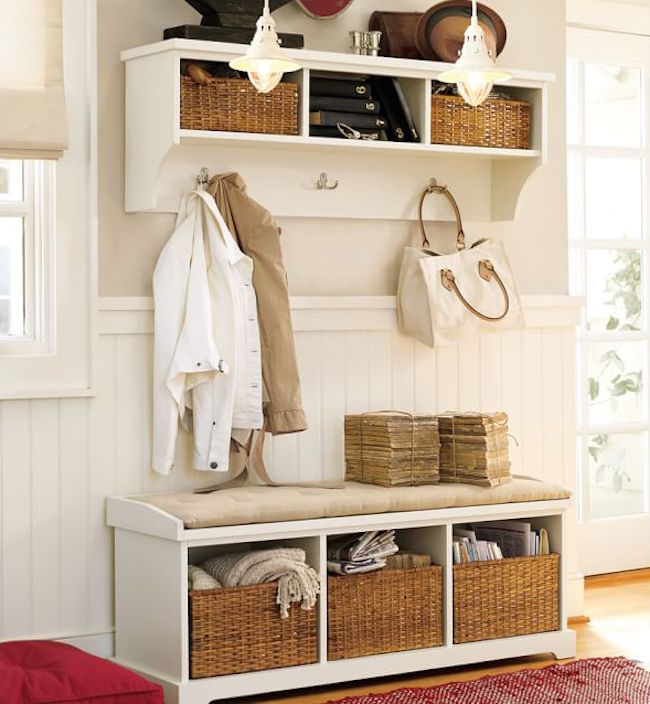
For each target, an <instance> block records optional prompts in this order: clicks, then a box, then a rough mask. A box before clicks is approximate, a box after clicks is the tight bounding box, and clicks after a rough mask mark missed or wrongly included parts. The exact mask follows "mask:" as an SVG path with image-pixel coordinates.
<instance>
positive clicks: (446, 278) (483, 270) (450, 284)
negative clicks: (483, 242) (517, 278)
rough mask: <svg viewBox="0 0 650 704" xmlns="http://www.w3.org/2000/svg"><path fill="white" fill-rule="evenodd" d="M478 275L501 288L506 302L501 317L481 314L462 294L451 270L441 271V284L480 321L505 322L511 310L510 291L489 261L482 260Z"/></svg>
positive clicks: (479, 264)
mask: <svg viewBox="0 0 650 704" xmlns="http://www.w3.org/2000/svg"><path fill="white" fill-rule="evenodd" d="M478 275H479V276H480V277H481V278H482V279H483V281H488V282H489V281H492V279H494V280H495V281H496V282H497V285H498V286H499V288H500V289H501V293H502V294H503V302H504V307H503V313H501V315H497V316H490V315H486V314H485V313H481V311H480V310H478V309H477V308H474V306H473V305H472V304H471V303H470V302H469V301H468V300H467V299H466V298H465V296H463V294H462V293H461V292H460V289H459V288H458V285H457V284H456V277H455V276H454V272H453V271H452V270H451V269H442V270H441V272H440V282H441V283H442V286H443V288H445V289H447V291H450V292H452V293H455V294H456V296H457V297H458V300H459V301H460V302H461V303H462V304H463V305H464V306H465V308H467V310H468V311H469V312H470V313H471V314H472V315H475V316H476V317H477V318H479V319H480V320H484V321H485V322H487V323H496V322H498V321H499V320H503V319H504V318H505V317H506V315H508V311H509V310H510V296H509V295H508V291H507V289H506V287H505V286H504V284H503V281H501V277H500V276H499V274H497V271H496V269H495V268H494V264H492V262H491V261H490V260H489V259H481V261H480V262H479V263H478Z"/></svg>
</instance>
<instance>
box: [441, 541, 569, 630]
mask: <svg viewBox="0 0 650 704" xmlns="http://www.w3.org/2000/svg"><path fill="white" fill-rule="evenodd" d="M558 601H559V556H558V555H540V556H538V557H513V558H510V559H505V560H494V561H489V562H471V563H467V564H462V565H454V643H470V642H472V641H477V640H490V639H492V638H509V637H511V636H521V635H526V634H530V633H543V632H545V631H556V630H557V629H558V628H559V605H558Z"/></svg>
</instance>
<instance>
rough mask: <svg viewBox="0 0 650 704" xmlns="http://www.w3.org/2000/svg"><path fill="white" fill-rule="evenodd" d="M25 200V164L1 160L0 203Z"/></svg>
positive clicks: (12, 160) (16, 160) (13, 160)
mask: <svg viewBox="0 0 650 704" xmlns="http://www.w3.org/2000/svg"><path fill="white" fill-rule="evenodd" d="M22 199H23V162H22V161H20V160H19V159H0V201H11V200H15V201H21V200H22Z"/></svg>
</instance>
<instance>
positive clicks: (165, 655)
mask: <svg viewBox="0 0 650 704" xmlns="http://www.w3.org/2000/svg"><path fill="white" fill-rule="evenodd" d="M568 503H569V494H568V492H567V491H565V490H564V489H562V488H560V487H557V486H553V485H550V484H546V483H543V482H539V481H535V480H532V479H527V478H523V477H516V478H515V479H514V480H513V481H512V482H510V483H508V484H504V485H502V486H499V487H495V488H493V489H484V488H480V487H474V486H469V485H458V484H440V485H434V486H421V487H400V488H380V487H375V486H370V485H360V484H354V483H346V484H345V486H344V488H341V489H318V488H298V487H295V488H288V487H242V488H237V489H228V490H223V491H219V492H215V493H212V494H207V495H197V494H191V493H187V494H167V495H165V494H163V495H157V496H137V497H113V498H110V499H109V500H108V513H107V515H108V519H107V520H108V523H109V525H111V526H113V527H114V528H115V610H116V613H115V629H116V634H115V649H116V659H117V661H118V662H119V663H120V664H122V665H125V666H127V667H130V668H132V669H134V670H137V671H139V672H141V673H143V674H144V675H146V676H147V677H149V678H151V679H153V680H155V681H157V682H160V683H161V684H162V685H163V687H164V689H165V702H166V704H208V703H209V702H210V701H212V700H218V699H230V698H233V697H239V696H246V695H252V694H259V693H264V692H273V691H282V690H287V689H294V688H300V687H309V686H315V685H323V684H331V683H335V682H344V681H350V680H360V679H363V678H370V677H378V676H382V675H395V674H398V673H406V672H414V671H419V670H431V669H435V668H441V667H449V666H453V665H463V664H468V663H473V662H484V661H489V660H498V659H500V658H510V657H517V656H523V655H532V654H536V653H546V652H549V653H553V654H554V655H555V657H557V658H567V657H571V656H573V655H574V654H575V635H574V633H573V632H572V631H570V630H568V629H567V620H566V608H565V603H566V601H565V593H564V592H565V581H566V574H565V566H564V560H563V555H564V538H565V520H564V517H565V511H566V509H567V506H568ZM510 518H512V519H525V520H529V521H530V522H531V523H532V525H533V527H534V528H535V529H539V528H546V529H547V531H548V533H549V540H550V547H551V552H552V553H555V554H557V555H559V567H558V568H557V585H558V587H557V591H558V593H557V595H556V596H557V608H558V617H557V629H556V630H552V631H547V632H541V633H531V634H529V635H517V636H511V637H506V638H500V639H492V640H480V641H476V642H463V643H455V642H454V641H455V639H454V601H453V599H454V585H453V569H452V530H453V526H454V525H455V524H464V523H470V522H473V521H490V520H503V519H510ZM387 528H394V529H395V530H396V531H397V542H398V544H399V545H400V547H401V548H403V549H409V550H416V551H419V552H426V553H428V554H430V555H431V557H432V560H433V562H434V563H436V564H438V565H440V566H442V607H441V608H442V613H441V617H442V645H440V646H437V647H425V648H421V649H418V650H406V651H401V652H394V653H385V654H381V655H371V656H364V657H356V658H351V659H337V660H332V659H328V652H327V643H328V629H327V568H326V549H327V540H328V538H329V537H330V536H336V535H340V534H344V533H354V532H361V531H366V530H374V529H387ZM272 544H273V545H278V544H282V545H291V546H299V547H302V548H304V549H305V550H306V552H307V559H308V562H309V563H310V564H311V565H312V566H313V567H314V568H315V569H316V570H317V571H318V572H319V573H320V576H321V589H322V591H321V597H320V600H319V603H318V607H317V608H318V614H317V636H316V637H317V641H318V642H317V652H318V657H317V662H314V663H312V664H307V665H296V666H292V667H285V668H279V669H270V670H262V671H255V672H244V673H241V674H231V675H221V676H218V677H206V678H202V679H191V678H190V666H189V660H190V624H189V616H188V588H187V568H188V564H197V563H200V562H202V561H203V560H205V559H206V558H207V557H208V556H211V555H214V554H216V553H224V552H235V551H238V550H244V549H246V548H247V547H264V546H269V545H272ZM478 564H480V563H478ZM555 564H558V562H557V561H556V562H555ZM341 579H352V578H341ZM495 588H496V589H498V587H496V586H495ZM497 598H498V594H497ZM295 608H297V607H295ZM215 638H216V639H218V638H219V634H218V633H217V634H215Z"/></svg>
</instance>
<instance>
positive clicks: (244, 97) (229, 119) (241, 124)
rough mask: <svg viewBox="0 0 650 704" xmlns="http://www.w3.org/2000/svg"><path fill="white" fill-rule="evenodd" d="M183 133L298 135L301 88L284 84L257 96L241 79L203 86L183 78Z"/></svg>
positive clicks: (219, 80)
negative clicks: (188, 131)
mask: <svg viewBox="0 0 650 704" xmlns="http://www.w3.org/2000/svg"><path fill="white" fill-rule="evenodd" d="M181 129H184V130H212V131H226V132H256V133H261V134H284V135H296V134H298V86H297V85H296V84H295V83H284V82H283V83H280V84H278V86H277V87H276V88H275V89H274V90H273V91H271V92H270V93H258V92H257V90H256V89H255V87H254V86H253V85H252V84H251V83H250V81H247V80H244V79H240V78H214V79H213V80H212V82H211V83H209V84H207V85H200V84H198V83H196V82H195V81H194V80H193V79H192V78H190V76H181Z"/></svg>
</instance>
